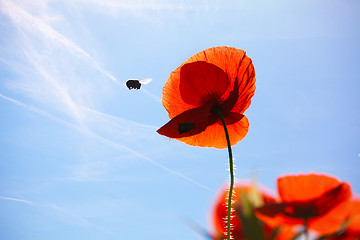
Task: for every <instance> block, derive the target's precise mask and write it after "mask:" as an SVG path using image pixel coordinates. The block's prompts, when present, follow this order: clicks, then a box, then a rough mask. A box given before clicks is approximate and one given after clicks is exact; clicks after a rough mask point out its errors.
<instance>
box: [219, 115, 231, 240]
mask: <svg viewBox="0 0 360 240" xmlns="http://www.w3.org/2000/svg"><path fill="white" fill-rule="evenodd" d="M215 112H216V114H217V115H218V116H219V117H220V120H221V122H222V124H223V127H224V131H225V136H226V141H227V146H228V151H229V165H230V187H229V199H228V214H227V227H226V231H227V233H226V236H227V240H230V222H231V197H232V194H233V188H234V181H235V177H234V161H233V156H232V150H231V144H230V137H229V133H228V130H227V127H226V124H225V119H224V116H223V115H222V113H221V111H220V109H216V110H215Z"/></svg>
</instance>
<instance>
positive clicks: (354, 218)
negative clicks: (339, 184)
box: [330, 198, 360, 240]
mask: <svg viewBox="0 0 360 240" xmlns="http://www.w3.org/2000/svg"><path fill="white" fill-rule="evenodd" d="M347 220H348V222H347V224H346V226H345V230H344V231H343V232H341V233H340V234H339V235H338V236H334V237H332V238H330V240H354V239H356V238H359V239H360V198H358V199H354V200H352V201H351V202H350V204H349V214H348V216H347Z"/></svg>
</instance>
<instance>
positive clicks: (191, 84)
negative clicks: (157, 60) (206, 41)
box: [180, 61, 230, 106]
mask: <svg viewBox="0 0 360 240" xmlns="http://www.w3.org/2000/svg"><path fill="white" fill-rule="evenodd" d="M229 84H230V81H229V79H228V77H227V75H226V73H225V72H224V71H223V70H222V69H221V68H219V67H217V66H215V65H214V64H211V63H207V62H203V61H198V62H193V63H187V64H184V65H183V66H182V67H181V70H180V94H181V97H182V99H183V100H184V102H186V103H188V104H191V105H194V106H201V105H203V104H206V103H207V102H209V101H212V102H214V103H215V102H216V101H218V100H219V99H220V97H221V96H222V95H223V94H224V93H225V92H226V90H227V88H228V87H229Z"/></svg>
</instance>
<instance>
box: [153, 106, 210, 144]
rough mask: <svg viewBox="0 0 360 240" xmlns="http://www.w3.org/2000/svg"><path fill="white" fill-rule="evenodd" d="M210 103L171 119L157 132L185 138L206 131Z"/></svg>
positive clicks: (171, 136)
mask: <svg viewBox="0 0 360 240" xmlns="http://www.w3.org/2000/svg"><path fill="white" fill-rule="evenodd" d="M210 107H211V105H210V104H207V105H204V106H203V107H198V108H193V109H190V110H187V111H185V112H183V113H181V114H179V115H178V116H176V117H174V118H173V119H171V120H170V121H169V122H168V123H166V124H165V125H164V126H162V127H161V128H160V129H159V130H157V132H158V133H159V134H161V135H165V136H167V137H170V138H184V137H190V136H193V135H195V134H198V133H201V132H203V131H205V129H206V127H207V126H208V116H209V113H210Z"/></svg>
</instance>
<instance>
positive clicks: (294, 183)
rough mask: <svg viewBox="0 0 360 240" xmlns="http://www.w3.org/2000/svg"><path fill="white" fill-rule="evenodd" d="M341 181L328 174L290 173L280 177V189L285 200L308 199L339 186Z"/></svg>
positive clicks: (280, 193)
mask: <svg viewBox="0 0 360 240" xmlns="http://www.w3.org/2000/svg"><path fill="white" fill-rule="evenodd" d="M339 184H340V182H339V181H338V180H337V179H336V178H334V177H330V176H327V175H318V174H309V175H289V176H285V177H281V178H279V179H278V191H279V195H280V197H281V199H282V200H283V201H284V202H292V201H294V202H296V201H308V200H313V199H315V198H318V197H320V196H321V195H323V194H324V193H326V192H327V191H329V190H331V189H333V188H335V187H337V186H339Z"/></svg>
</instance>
